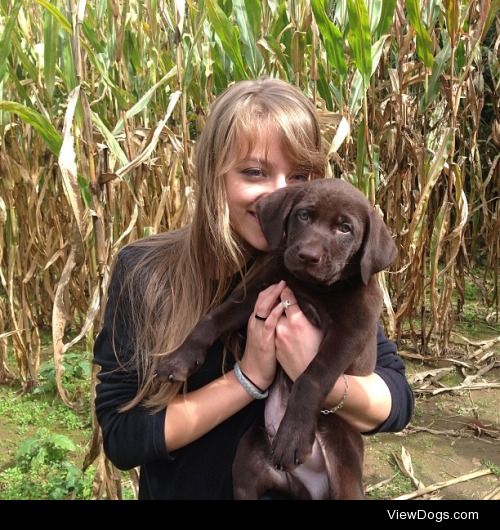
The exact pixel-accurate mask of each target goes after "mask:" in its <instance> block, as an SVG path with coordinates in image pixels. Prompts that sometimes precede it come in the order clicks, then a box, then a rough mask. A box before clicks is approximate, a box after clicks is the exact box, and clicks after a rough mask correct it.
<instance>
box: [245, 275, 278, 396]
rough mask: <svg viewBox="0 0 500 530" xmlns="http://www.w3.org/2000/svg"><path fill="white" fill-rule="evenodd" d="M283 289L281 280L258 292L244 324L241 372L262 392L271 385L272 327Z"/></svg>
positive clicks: (272, 379)
mask: <svg viewBox="0 0 500 530" xmlns="http://www.w3.org/2000/svg"><path fill="white" fill-rule="evenodd" d="M285 286H286V284H285V282H284V281H281V282H279V283H276V284H273V285H271V286H269V287H268V288H267V289H265V290H264V291H261V293H260V294H259V296H258V298H257V302H256V303H255V309H254V312H253V313H252V315H251V316H250V319H249V321H248V328H247V342H246V348H245V353H244V355H243V358H242V360H241V363H240V365H241V370H242V371H243V373H244V374H245V375H246V376H248V377H249V379H250V380H251V381H253V382H254V383H255V384H256V385H257V386H258V387H259V388H261V389H262V390H266V389H267V388H268V387H269V386H271V384H272V382H273V381H274V376H275V374H276V344H275V340H276V325H277V323H278V320H279V319H280V317H281V316H282V314H283V306H282V305H281V303H278V301H279V299H280V295H281V293H282V291H283V289H284V288H285ZM256 315H257V316H259V317H261V318H256Z"/></svg>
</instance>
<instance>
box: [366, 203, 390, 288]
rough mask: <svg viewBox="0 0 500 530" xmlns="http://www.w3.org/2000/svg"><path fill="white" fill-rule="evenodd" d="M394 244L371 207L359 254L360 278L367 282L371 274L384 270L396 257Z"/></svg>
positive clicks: (380, 219) (383, 224) (382, 222)
mask: <svg viewBox="0 0 500 530" xmlns="http://www.w3.org/2000/svg"><path fill="white" fill-rule="evenodd" d="M396 253H397V249H396V245H395V243H394V241H393V240H392V237H391V234H390V233H389V230H388V229H387V227H386V226H385V223H384V221H383V220H382V218H381V217H380V215H379V214H378V213H377V211H376V210H375V208H372V210H371V212H370V215H369V217H368V226H367V227H366V230H365V237H364V241H363V250H362V254H361V263H360V267H361V279H362V280H363V283H364V284H365V285H367V284H368V282H369V281H370V278H371V276H372V274H375V273H376V272H379V271H381V270H384V269H385V268H386V267H388V266H389V265H390V264H391V263H392V262H393V261H394V259H395V258H396Z"/></svg>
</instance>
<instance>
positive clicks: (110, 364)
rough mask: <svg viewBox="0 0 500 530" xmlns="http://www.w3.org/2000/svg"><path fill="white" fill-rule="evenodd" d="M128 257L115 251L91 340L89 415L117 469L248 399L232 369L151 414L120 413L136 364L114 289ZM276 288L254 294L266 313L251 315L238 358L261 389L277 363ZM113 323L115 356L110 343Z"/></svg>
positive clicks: (122, 297)
mask: <svg viewBox="0 0 500 530" xmlns="http://www.w3.org/2000/svg"><path fill="white" fill-rule="evenodd" d="M130 258H131V255H130V254H129V253H128V251H127V249H124V250H122V251H121V252H120V255H119V258H118V263H117V266H116V267H115V271H114V273H113V277H112V279H111V282H110V287H109V294H108V302H107V305H106V310H105V316H104V324H103V328H102V330H101V332H100V334H99V336H98V337H97V339H96V343H95V346H94V362H95V363H96V364H98V365H100V366H101V372H100V373H99V375H98V378H99V380H100V384H99V385H97V387H96V400H95V405H96V414H97V418H98V421H99V424H100V426H101V429H102V433H103V442H104V449H105V452H106V454H107V456H108V457H109V459H110V460H111V461H112V462H113V464H114V465H115V466H116V467H118V468H120V469H130V468H132V467H136V466H139V465H142V464H144V463H147V462H149V461H152V460H156V459H159V458H169V454H168V450H174V449H178V448H180V447H182V446H184V445H186V444H188V443H190V442H192V441H194V440H196V439H197V438H199V437H200V436H202V435H203V434H205V433H207V432H208V431H210V430H212V429H213V428H214V427H216V426H217V425H218V424H220V423H221V422H222V421H224V420H225V419H227V418H229V417H230V416H232V415H233V414H235V413H236V412H237V411H239V410H240V409H242V408H243V407H245V406H246V405H248V404H249V403H250V402H251V401H252V398H251V397H250V396H249V394H248V393H247V392H246V391H245V390H244V389H243V387H242V386H241V384H240V383H239V382H238V381H237V379H236V377H235V375H234V372H232V371H231V372H229V373H227V374H225V376H223V377H220V378H218V379H216V380H214V381H212V382H211V383H209V384H207V385H206V386H204V387H202V388H200V389H198V390H196V391H193V392H189V393H187V394H182V395H181V394H179V395H178V396H176V397H175V398H174V399H173V400H172V401H171V402H170V403H169V405H168V408H167V409H163V410H161V411H159V412H157V413H152V412H151V410H150V409H147V408H145V407H143V406H141V405H138V406H136V407H134V408H133V409H130V410H128V411H125V412H119V410H120V408H121V407H122V406H124V405H125V404H127V403H128V402H130V401H131V400H132V399H133V398H134V397H135V396H136V394H137V390H138V375H137V369H136V365H135V363H134V362H133V361H131V359H132V356H133V327H132V325H131V322H130V318H129V311H127V304H128V301H127V297H126V291H125V290H124V291H123V292H122V289H121V286H122V281H123V274H124V270H125V267H127V266H130V265H131V264H130ZM283 287H284V282H282V283H281V284H276V285H274V286H271V287H269V288H268V289H266V290H265V291H263V292H262V293H261V294H260V295H259V298H258V300H257V304H256V307H257V308H258V310H259V312H260V314H264V315H269V314H270V317H269V318H268V319H267V321H266V323H265V324H264V323H262V322H260V321H257V320H256V319H255V318H253V316H252V317H251V319H250V322H249V325H248V335H247V344H246V349H245V354H244V356H243V359H242V361H241V369H242V371H243V373H244V374H246V375H247V376H248V377H250V379H251V380H252V381H254V382H255V384H256V385H258V386H259V387H261V388H264V389H265V388H267V387H268V386H269V385H270V384H271V382H272V380H273V379H274V373H275V370H276V355H275V348H274V333H275V327H276V323H277V321H278V318H279V317H280V316H281V314H282V307H281V305H278V306H277V307H275V305H276V299H277V298H278V297H279V294H280V292H281V290H282V289H283ZM273 307H275V309H274V311H272V312H271V310H272V308H273ZM116 308H118V310H117V313H116V317H115V310H116ZM113 327H114V346H115V348H116V354H117V355H115V350H114V349H113ZM117 357H118V359H119V360H118V359H117ZM167 447H168V450H167Z"/></svg>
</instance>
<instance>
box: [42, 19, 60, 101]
mask: <svg viewBox="0 0 500 530" xmlns="http://www.w3.org/2000/svg"><path fill="white" fill-rule="evenodd" d="M56 61H57V24H56V23H55V19H54V17H53V16H52V15H51V14H50V13H48V12H47V13H45V17H44V27H43V74H44V76H45V89H46V90H47V96H48V97H49V100H52V95H53V94H54V85H55V77H56Z"/></svg>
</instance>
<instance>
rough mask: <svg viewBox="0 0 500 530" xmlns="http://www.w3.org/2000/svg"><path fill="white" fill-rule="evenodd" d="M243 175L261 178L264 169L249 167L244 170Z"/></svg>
mask: <svg viewBox="0 0 500 530" xmlns="http://www.w3.org/2000/svg"><path fill="white" fill-rule="evenodd" d="M242 173H243V174H244V175H246V176H247V177H260V176H262V175H263V172H262V169H260V168H258V167H249V168H247V169H244V170H243V171H242Z"/></svg>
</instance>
